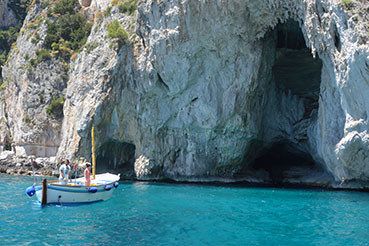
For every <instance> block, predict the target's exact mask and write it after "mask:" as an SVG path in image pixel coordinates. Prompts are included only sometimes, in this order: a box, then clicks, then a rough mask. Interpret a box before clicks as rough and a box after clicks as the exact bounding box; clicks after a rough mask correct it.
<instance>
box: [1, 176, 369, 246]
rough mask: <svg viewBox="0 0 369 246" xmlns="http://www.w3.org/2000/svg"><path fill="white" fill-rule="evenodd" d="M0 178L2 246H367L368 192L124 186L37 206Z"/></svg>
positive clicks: (27, 181) (13, 182)
mask: <svg viewBox="0 0 369 246" xmlns="http://www.w3.org/2000/svg"><path fill="white" fill-rule="evenodd" d="M32 183H33V179H32V178H31V177H22V176H7V175H0V245H191V246H194V245H369V194H368V193H360V192H346V191H320V190H295V189H278V188H246V187H220V186H205V185H183V184H162V183H140V182H135V183H132V182H130V183H128V182H127V183H125V182H123V183H121V184H120V186H119V187H118V189H117V190H115V192H114V195H113V197H112V198H111V199H110V200H108V201H104V202H99V203H94V204H90V205H82V206H74V207H60V206H48V207H45V208H41V207H40V205H39V204H38V203H37V202H36V201H35V200H36V199H35V197H32V198H29V197H27V196H26V195H25V194H24V191H25V189H26V188H27V187H28V186H29V185H31V184H32Z"/></svg>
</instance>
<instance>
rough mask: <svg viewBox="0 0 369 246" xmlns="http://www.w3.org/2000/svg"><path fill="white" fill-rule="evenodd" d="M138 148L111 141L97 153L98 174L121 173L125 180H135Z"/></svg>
mask: <svg viewBox="0 0 369 246" xmlns="http://www.w3.org/2000/svg"><path fill="white" fill-rule="evenodd" d="M135 150H136V147H135V146H134V145H133V144H130V143H126V142H120V141H116V140H109V141H107V142H105V143H104V144H103V145H101V146H100V147H99V148H98V149H97V151H96V162H97V163H98V165H97V168H96V172H98V173H100V172H101V173H103V172H107V171H108V172H109V171H110V172H114V173H120V174H121V177H123V178H134V161H135Z"/></svg>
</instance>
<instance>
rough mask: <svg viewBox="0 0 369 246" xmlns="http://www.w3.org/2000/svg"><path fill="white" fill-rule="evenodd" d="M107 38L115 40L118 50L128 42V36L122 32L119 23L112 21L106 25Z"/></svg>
mask: <svg viewBox="0 0 369 246" xmlns="http://www.w3.org/2000/svg"><path fill="white" fill-rule="evenodd" d="M108 38H114V39H116V40H117V42H118V46H119V48H120V47H122V46H123V45H124V44H126V43H127V42H128V38H129V35H128V32H126V31H125V30H123V28H122V27H121V25H120V23H119V21H117V20H114V21H112V22H111V23H109V24H108Z"/></svg>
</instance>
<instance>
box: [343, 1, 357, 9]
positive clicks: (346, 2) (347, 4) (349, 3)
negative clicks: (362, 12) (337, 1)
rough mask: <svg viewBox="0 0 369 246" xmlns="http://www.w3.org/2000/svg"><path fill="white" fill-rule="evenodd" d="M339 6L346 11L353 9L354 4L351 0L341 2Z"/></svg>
mask: <svg viewBox="0 0 369 246" xmlns="http://www.w3.org/2000/svg"><path fill="white" fill-rule="evenodd" d="M341 4H342V5H343V6H344V7H345V9H346V10H349V9H351V8H352V7H354V3H353V2H352V0H341Z"/></svg>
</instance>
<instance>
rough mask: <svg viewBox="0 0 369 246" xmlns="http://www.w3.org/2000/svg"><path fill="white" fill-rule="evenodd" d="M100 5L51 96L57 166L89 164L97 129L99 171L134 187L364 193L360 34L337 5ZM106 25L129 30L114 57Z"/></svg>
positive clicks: (96, 0)
mask: <svg viewBox="0 0 369 246" xmlns="http://www.w3.org/2000/svg"><path fill="white" fill-rule="evenodd" d="M109 4H110V1H102V0H92V1H91V2H90V1H83V5H85V6H84V7H85V9H83V10H84V11H85V13H86V14H87V15H89V16H91V17H96V18H95V23H94V26H93V27H92V31H91V34H90V37H89V38H88V41H87V43H92V44H95V45H96V47H95V48H94V49H92V50H87V49H83V50H81V52H80V53H78V54H77V55H76V57H75V59H74V60H73V61H71V64H70V70H69V74H68V75H69V81H68V82H67V83H66V86H67V87H66V88H62V90H61V91H62V92H63V93H64V95H65V98H66V101H65V104H64V118H63V120H62V126H61V128H60V126H59V128H58V127H55V128H52V130H50V135H51V136H53V137H54V136H59V135H58V134H59V131H60V138H59V139H57V140H56V141H55V143H57V144H56V145H57V146H58V151H57V157H58V159H62V158H74V157H77V156H84V157H86V158H89V156H90V155H91V133H90V132H91V131H90V130H91V127H92V126H93V125H94V126H95V140H96V149H97V150H98V153H97V155H98V156H97V157H98V159H99V160H100V161H101V162H105V163H106V164H105V166H103V168H104V169H111V168H112V169H117V170H124V171H122V172H127V173H132V175H128V176H136V178H138V179H147V180H152V179H173V180H179V181H226V182H228V181H252V182H271V183H281V182H282V183H284V182H287V183H299V184H312V185H323V186H340V187H368V181H369V180H368V179H369V165H368V164H367V163H369V162H368V157H367V153H368V148H369V139H368V138H369V137H368V136H369V135H368V133H367V131H368V117H367V116H368V110H369V99H368V97H367V96H366V95H367V94H368V93H369V82H368V81H369V74H368V73H369V62H368V55H369V54H368V52H369V50H368V44H367V42H368V38H367V33H366V32H364V31H363V30H364V29H365V28H364V27H363V26H362V25H361V24H360V25H359V24H358V23H356V22H355V21H356V20H357V19H355V18H350V17H349V16H348V15H347V14H346V13H345V11H344V8H343V7H342V6H341V5H340V4H338V3H336V2H331V1H319V0H314V1H312V0H300V1H295V0H293V1H292V0H290V1H273V0H271V1H267V2H265V1H255V0H252V1H251V0H249V1H247V0H246V1H245V0H229V1H198V0H187V1H179V0H174V1H159V0H148V1H139V2H138V5H137V11H136V12H135V13H134V14H133V15H128V14H122V13H120V11H119V8H118V7H112V8H111V14H110V15H106V16H105V15H102V14H99V13H98V12H101V11H105V10H106V9H107V8H108V6H109ZM114 20H118V21H119V22H120V23H121V24H122V26H123V27H124V29H126V30H128V31H129V32H131V33H133V32H134V33H135V35H130V37H129V42H127V43H126V44H125V45H123V46H122V47H121V48H119V49H117V48H114V40H112V39H109V38H107V36H108V32H107V27H108V25H109V23H111V22H112V21H114ZM360 28H361V29H360ZM363 28H364V29H363ZM19 41H21V39H19V40H18V42H19ZM24 42H25V41H24ZM18 46H22V43H18ZM14 57H17V55H16V54H14ZM12 59H16V58H12ZM7 71H9V73H10V69H8V70H7ZM13 73H14V72H13ZM12 76H14V77H16V75H12ZM17 76H18V77H16V78H19V75H17ZM23 81H25V80H23ZM32 81H33V80H32ZM20 88H22V86H21V87H20ZM21 92H22V90H21ZM22 95H24V94H22ZM17 98H19V96H17V95H16V94H11V97H10V98H9V99H7V100H9V103H12V102H15V100H18V99H17ZM13 104H14V105H17V104H16V103H13ZM0 110H1V108H0ZM18 111H19V110H18ZM22 112H24V110H23V111H22ZM22 112H19V113H18V114H19V115H22ZM10 115H12V116H11V117H8V118H9V122H8V124H9V125H10V126H12V125H14V127H11V129H10V130H11V131H12V132H13V135H14V136H20V137H19V139H23V138H24V137H23V138H22V137H21V136H23V135H22V134H20V132H22V131H23V130H20V129H21V127H24V125H25V124H24V123H22V124H19V126H16V123H15V115H16V114H10ZM23 132H24V131H23ZM40 132H41V133H42V132H45V131H43V130H41V131H40ZM30 136H33V133H30ZM32 141H33V140H32V139H31V138H29V139H28V140H27V141H24V142H32ZM37 141H38V140H37ZM119 150H121V151H119Z"/></svg>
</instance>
